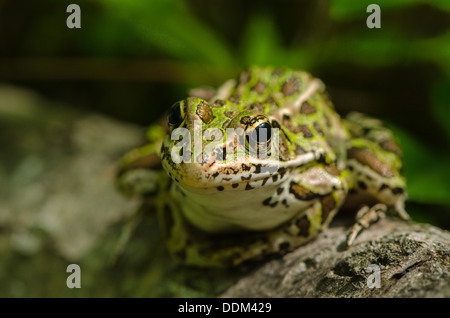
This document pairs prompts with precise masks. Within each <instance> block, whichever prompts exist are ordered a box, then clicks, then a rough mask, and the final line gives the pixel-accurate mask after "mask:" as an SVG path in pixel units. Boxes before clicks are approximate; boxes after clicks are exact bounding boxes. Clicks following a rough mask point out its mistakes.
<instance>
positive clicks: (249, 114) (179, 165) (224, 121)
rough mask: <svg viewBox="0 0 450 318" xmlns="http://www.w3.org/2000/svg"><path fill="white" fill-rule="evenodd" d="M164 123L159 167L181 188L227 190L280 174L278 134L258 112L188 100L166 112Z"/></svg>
mask: <svg viewBox="0 0 450 318" xmlns="http://www.w3.org/2000/svg"><path fill="white" fill-rule="evenodd" d="M167 121H168V126H169V133H168V134H167V136H166V137H165V139H164V142H163V145H162V149H161V158H162V162H163V166H164V168H165V169H166V171H167V172H168V173H169V174H170V175H171V177H172V178H173V179H174V180H176V181H178V182H180V183H182V184H184V185H188V186H191V187H195V188H210V187H216V188H218V189H224V188H226V187H227V186H229V187H227V188H233V187H238V186H239V184H240V183H244V182H248V181H256V180H263V179H264V178H268V177H271V176H273V175H274V174H279V173H280V171H278V170H279V168H280V167H279V163H280V159H281V158H280V153H279V146H278V135H279V132H278V129H277V127H273V124H272V122H271V121H270V120H269V118H268V117H267V116H266V115H265V114H264V110H263V108H260V109H248V107H247V108H245V107H244V106H243V105H241V104H236V103H233V102H231V101H229V100H226V101H225V100H216V101H215V102H214V103H211V104H210V103H208V102H207V101H205V100H203V99H200V98H195V97H190V98H188V99H186V100H183V101H180V102H178V103H176V104H175V105H173V106H172V107H171V109H170V110H169V113H168V116H167ZM281 173H283V170H281Z"/></svg>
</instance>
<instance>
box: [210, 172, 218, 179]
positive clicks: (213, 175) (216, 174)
mask: <svg viewBox="0 0 450 318" xmlns="http://www.w3.org/2000/svg"><path fill="white" fill-rule="evenodd" d="M218 175H219V171H216V172H214V173H213V174H212V175H211V176H212V177H213V178H214V179H215V178H217V176H218Z"/></svg>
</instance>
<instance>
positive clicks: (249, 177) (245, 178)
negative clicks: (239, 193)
mask: <svg viewBox="0 0 450 318" xmlns="http://www.w3.org/2000/svg"><path fill="white" fill-rule="evenodd" d="M251 179H252V175H251V174H249V175H248V176H247V177H245V176H241V180H242V181H249V180H251Z"/></svg>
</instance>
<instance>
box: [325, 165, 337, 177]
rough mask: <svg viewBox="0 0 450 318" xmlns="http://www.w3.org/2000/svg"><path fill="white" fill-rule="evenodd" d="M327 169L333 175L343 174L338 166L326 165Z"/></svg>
mask: <svg viewBox="0 0 450 318" xmlns="http://www.w3.org/2000/svg"><path fill="white" fill-rule="evenodd" d="M324 169H325V171H326V172H328V173H329V174H332V175H333V176H338V175H340V174H341V170H339V169H338V168H336V167H335V166H325V168H324Z"/></svg>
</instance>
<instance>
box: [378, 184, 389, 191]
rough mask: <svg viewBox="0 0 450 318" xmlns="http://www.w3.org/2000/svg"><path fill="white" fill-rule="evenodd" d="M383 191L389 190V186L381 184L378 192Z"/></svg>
mask: <svg viewBox="0 0 450 318" xmlns="http://www.w3.org/2000/svg"><path fill="white" fill-rule="evenodd" d="M384 189H389V186H388V185H387V184H386V183H383V184H382V185H381V187H380V189H379V190H378V191H379V192H381V191H383V190H384Z"/></svg>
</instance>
